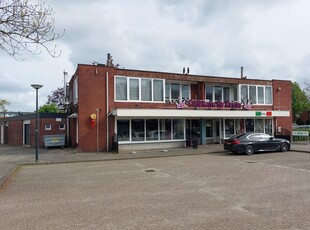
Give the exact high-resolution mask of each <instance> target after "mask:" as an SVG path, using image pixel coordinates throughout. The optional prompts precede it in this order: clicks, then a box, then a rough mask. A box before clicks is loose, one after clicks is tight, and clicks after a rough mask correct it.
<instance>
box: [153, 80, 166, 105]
mask: <svg viewBox="0 0 310 230" xmlns="http://www.w3.org/2000/svg"><path fill="white" fill-rule="evenodd" d="M153 95H154V99H153V100H154V101H163V100H164V81H163V80H155V79H154V80H153Z"/></svg>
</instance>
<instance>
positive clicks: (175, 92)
mask: <svg viewBox="0 0 310 230" xmlns="http://www.w3.org/2000/svg"><path fill="white" fill-rule="evenodd" d="M179 97H180V85H179V84H176V83H172V84H171V100H176V99H179Z"/></svg>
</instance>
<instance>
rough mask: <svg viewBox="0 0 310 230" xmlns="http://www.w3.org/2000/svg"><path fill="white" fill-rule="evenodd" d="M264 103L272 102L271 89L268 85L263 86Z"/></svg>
mask: <svg viewBox="0 0 310 230" xmlns="http://www.w3.org/2000/svg"><path fill="white" fill-rule="evenodd" d="M265 104H272V90H271V87H270V86H266V87H265Z"/></svg>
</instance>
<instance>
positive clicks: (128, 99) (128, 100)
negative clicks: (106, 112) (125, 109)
mask: <svg viewBox="0 0 310 230" xmlns="http://www.w3.org/2000/svg"><path fill="white" fill-rule="evenodd" d="M117 78H125V79H126V81H127V100H117V99H116V95H117V85H116V79H117ZM131 79H137V80H138V81H139V86H138V87H139V90H138V91H139V99H138V100H130V84H129V82H130V80H131ZM144 79H146V80H151V90H152V92H151V100H150V101H144V100H142V85H141V82H142V80H144ZM154 80H158V81H162V86H163V90H162V91H163V95H162V98H163V100H162V101H154V88H153V87H154V83H153V81H154ZM114 101H115V102H142V103H143V102H144V103H164V102H165V79H160V78H143V77H142V78H139V77H127V76H119V75H117V76H115V77H114Z"/></svg>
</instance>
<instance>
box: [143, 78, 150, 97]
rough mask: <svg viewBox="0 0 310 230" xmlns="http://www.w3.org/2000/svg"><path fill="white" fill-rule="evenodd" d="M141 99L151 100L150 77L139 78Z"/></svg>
mask: <svg viewBox="0 0 310 230" xmlns="http://www.w3.org/2000/svg"><path fill="white" fill-rule="evenodd" d="M141 100H142V101H151V100H152V81H151V79H141Z"/></svg>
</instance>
